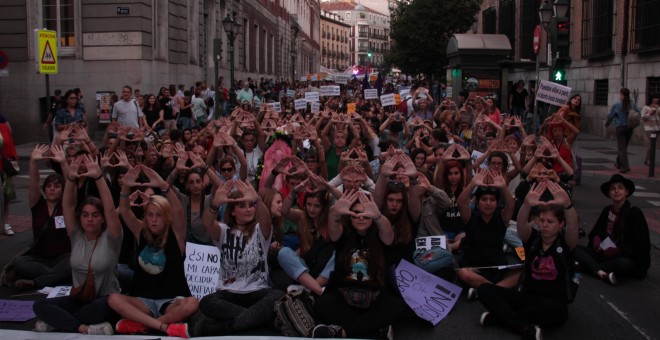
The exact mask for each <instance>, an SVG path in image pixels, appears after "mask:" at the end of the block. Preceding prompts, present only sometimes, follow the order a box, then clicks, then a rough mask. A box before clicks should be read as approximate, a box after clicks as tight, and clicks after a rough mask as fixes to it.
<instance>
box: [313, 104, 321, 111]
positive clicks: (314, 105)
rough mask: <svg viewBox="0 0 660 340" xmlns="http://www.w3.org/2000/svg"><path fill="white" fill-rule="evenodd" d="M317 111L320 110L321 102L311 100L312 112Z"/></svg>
mask: <svg viewBox="0 0 660 340" xmlns="http://www.w3.org/2000/svg"><path fill="white" fill-rule="evenodd" d="M319 112H321V103H319V102H312V113H319Z"/></svg>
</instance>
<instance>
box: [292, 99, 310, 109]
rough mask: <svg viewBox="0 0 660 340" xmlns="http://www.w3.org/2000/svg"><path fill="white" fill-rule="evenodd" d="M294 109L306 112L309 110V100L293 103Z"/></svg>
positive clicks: (297, 100) (298, 100)
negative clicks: (305, 110)
mask: <svg viewBox="0 0 660 340" xmlns="http://www.w3.org/2000/svg"><path fill="white" fill-rule="evenodd" d="M293 108H294V109H296V110H304V109H306V108H307V99H304V98H301V99H296V100H294V101H293Z"/></svg>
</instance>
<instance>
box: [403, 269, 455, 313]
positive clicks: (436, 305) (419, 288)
mask: <svg viewBox="0 0 660 340" xmlns="http://www.w3.org/2000/svg"><path fill="white" fill-rule="evenodd" d="M395 275H396V284H397V287H398V288H399V291H400V292H401V296H403V299H404V300H405V301H406V303H407V304H408V306H410V308H411V309H412V310H413V311H414V312H415V314H417V316H419V317H420V318H422V319H424V320H426V321H429V322H430V323H432V324H433V325H434V326H435V325H437V324H438V322H440V321H441V320H442V319H444V318H445V317H446V316H447V315H449V312H450V311H451V309H452V308H454V305H455V304H456V301H458V297H459V296H460V295H461V290H462V289H461V287H458V286H456V285H454V284H452V283H449V282H447V281H445V280H443V279H441V278H439V277H437V276H435V275H433V274H429V273H427V272H425V271H424V270H422V269H420V268H418V267H416V266H415V265H414V264H411V263H410V262H408V261H406V260H401V262H400V263H399V265H398V266H397V267H396V269H395Z"/></svg>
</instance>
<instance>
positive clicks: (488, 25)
mask: <svg viewBox="0 0 660 340" xmlns="http://www.w3.org/2000/svg"><path fill="white" fill-rule="evenodd" d="M481 16H482V24H483V27H482V31H483V33H484V34H495V33H497V11H496V10H495V7H489V8H487V9H486V10H484V11H483V13H482V14H481Z"/></svg>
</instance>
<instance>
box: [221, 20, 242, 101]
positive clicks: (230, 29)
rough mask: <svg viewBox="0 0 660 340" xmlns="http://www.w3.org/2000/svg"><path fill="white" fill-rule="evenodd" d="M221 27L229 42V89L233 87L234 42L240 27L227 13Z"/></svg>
mask: <svg viewBox="0 0 660 340" xmlns="http://www.w3.org/2000/svg"><path fill="white" fill-rule="evenodd" d="M222 27H223V28H224V29H225V33H227V41H228V42H229V81H230V82H231V83H230V84H229V89H232V88H233V86H234V40H236V37H237V36H238V33H239V30H240V28H241V25H240V24H239V23H238V21H236V19H235V18H234V17H233V16H231V15H230V14H229V13H227V17H226V18H224V19H223V20H222Z"/></svg>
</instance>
